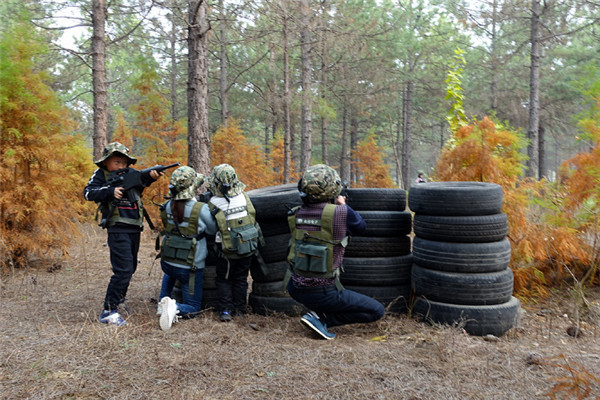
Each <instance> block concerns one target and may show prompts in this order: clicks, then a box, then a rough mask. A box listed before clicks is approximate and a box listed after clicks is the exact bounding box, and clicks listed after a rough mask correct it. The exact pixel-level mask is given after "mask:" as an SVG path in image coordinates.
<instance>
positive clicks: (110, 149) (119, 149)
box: [94, 142, 137, 168]
mask: <svg viewBox="0 0 600 400" xmlns="http://www.w3.org/2000/svg"><path fill="white" fill-rule="evenodd" d="M115 153H119V154H121V155H123V156H125V157H127V165H132V164H135V163H136V162H137V158H135V157H133V156H131V155H130V154H129V148H127V146H125V145H124V144H121V143H119V142H111V143H109V144H107V145H106V146H105V147H104V150H103V151H102V158H100V159H99V160H97V161H94V164H96V165H97V166H98V167H100V168H102V167H103V166H104V161H105V160H106V159H107V158H108V157H110V156H112V155H113V154H115Z"/></svg>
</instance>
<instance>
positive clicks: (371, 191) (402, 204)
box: [346, 188, 406, 211]
mask: <svg viewBox="0 0 600 400" xmlns="http://www.w3.org/2000/svg"><path fill="white" fill-rule="evenodd" d="M346 193H347V195H346V204H348V205H349V206H350V207H352V209H354V210H356V211H369V210H378V211H404V210H405V209H406V190H404V189H399V188H389V189H386V188H348V190H347V191H346Z"/></svg>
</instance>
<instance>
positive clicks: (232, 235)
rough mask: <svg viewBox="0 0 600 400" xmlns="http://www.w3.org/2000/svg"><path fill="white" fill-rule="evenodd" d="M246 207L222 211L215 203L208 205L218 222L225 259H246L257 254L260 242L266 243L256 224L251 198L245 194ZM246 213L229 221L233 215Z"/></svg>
mask: <svg viewBox="0 0 600 400" xmlns="http://www.w3.org/2000/svg"><path fill="white" fill-rule="evenodd" d="M244 197H245V198H246V205H245V206H241V207H234V208H230V209H227V210H221V209H220V208H219V207H217V206H215V205H214V204H213V203H208V206H209V207H210V212H211V214H212V215H213V217H215V219H216V220H217V226H218V227H219V232H221V237H222V243H221V245H222V250H223V254H224V256H225V258H231V259H236V258H244V257H249V256H251V255H253V254H256V252H257V250H258V245H259V242H260V244H261V245H263V244H264V243H263V242H264V239H263V236H262V232H261V230H260V225H259V224H258V223H257V222H256V210H255V209H254V206H253V205H252V202H251V201H250V198H249V197H248V195H247V194H246V193H244ZM242 211H246V213H247V215H246V216H244V217H241V218H237V219H227V217H228V216H229V215H231V214H235V213H239V212H242Z"/></svg>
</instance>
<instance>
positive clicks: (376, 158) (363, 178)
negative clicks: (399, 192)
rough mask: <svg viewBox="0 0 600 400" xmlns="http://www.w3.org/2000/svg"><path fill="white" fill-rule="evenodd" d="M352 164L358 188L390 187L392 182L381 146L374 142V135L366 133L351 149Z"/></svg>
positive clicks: (392, 185) (392, 184)
mask: <svg viewBox="0 0 600 400" xmlns="http://www.w3.org/2000/svg"><path fill="white" fill-rule="evenodd" d="M352 159H353V160H354V161H352V164H353V165H354V166H355V167H356V175H357V176H358V181H357V182H356V185H355V186H356V187H359V188H391V187H394V182H393V181H392V178H391V177H390V173H389V170H388V168H387V166H386V165H385V162H384V161H383V148H382V147H381V146H379V145H378V144H377V142H375V135H374V134H370V135H368V136H367V137H366V138H365V139H364V140H363V141H362V142H360V143H359V144H358V146H357V148H356V149H355V150H352Z"/></svg>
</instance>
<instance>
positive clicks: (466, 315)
mask: <svg viewBox="0 0 600 400" xmlns="http://www.w3.org/2000/svg"><path fill="white" fill-rule="evenodd" d="M520 308H521V305H520V303H519V300H518V299H517V298H515V297H511V299H510V300H509V301H508V302H506V303H502V304H494V305H489V306H469V305H459V304H448V303H440V302H436V301H431V300H426V299H423V298H421V297H418V298H417V299H416V301H415V304H414V306H413V310H412V313H413V315H414V316H415V317H417V318H420V319H423V320H426V321H429V322H435V323H439V324H448V325H452V326H459V327H463V328H464V329H465V331H466V332H467V333H469V334H470V335H474V336H485V335H494V336H502V335H504V334H505V333H506V332H507V331H508V330H509V329H511V328H513V327H514V326H517V325H518V324H519V318H520V312H519V310H520Z"/></svg>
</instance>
